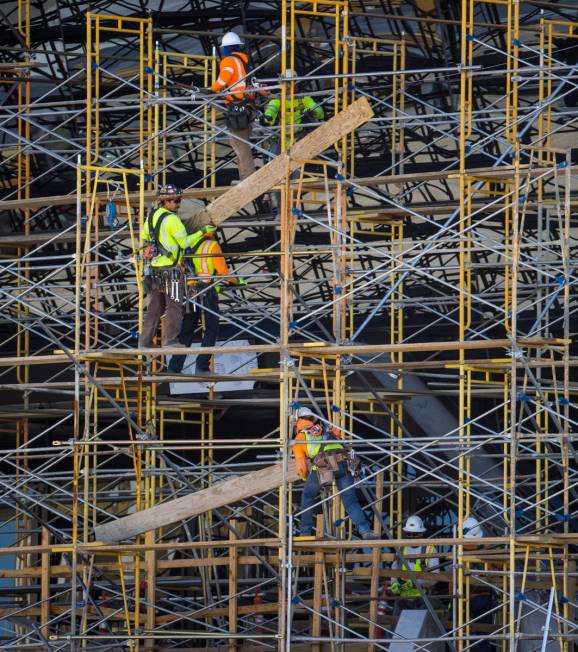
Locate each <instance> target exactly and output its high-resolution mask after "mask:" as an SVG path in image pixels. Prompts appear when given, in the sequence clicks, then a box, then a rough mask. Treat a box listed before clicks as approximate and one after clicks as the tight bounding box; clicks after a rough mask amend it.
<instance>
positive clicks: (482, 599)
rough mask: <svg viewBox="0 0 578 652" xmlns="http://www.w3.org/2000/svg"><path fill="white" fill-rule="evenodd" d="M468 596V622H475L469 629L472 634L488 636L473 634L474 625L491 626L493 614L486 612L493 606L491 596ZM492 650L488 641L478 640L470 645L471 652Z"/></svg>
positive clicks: (481, 594) (484, 594) (484, 633)
mask: <svg viewBox="0 0 578 652" xmlns="http://www.w3.org/2000/svg"><path fill="white" fill-rule="evenodd" d="M472 593H473V594H471V595H470V620H475V622H474V623H472V625H471V628H472V630H473V632H474V633H476V634H477V633H479V634H483V635H486V634H490V633H491V632H485V631H484V632H475V630H476V625H477V624H480V625H491V624H492V623H493V622H494V614H493V613H491V614H488V613H487V612H488V611H489V610H490V609H491V608H492V607H493V606H494V600H493V595H492V594H491V593H476V592H475V591H474V592H472ZM491 649H492V642H491V641H489V640H488V639H480V640H479V641H475V642H474V641H473V642H472V643H471V645H470V650H471V651H472V652H490V650H491Z"/></svg>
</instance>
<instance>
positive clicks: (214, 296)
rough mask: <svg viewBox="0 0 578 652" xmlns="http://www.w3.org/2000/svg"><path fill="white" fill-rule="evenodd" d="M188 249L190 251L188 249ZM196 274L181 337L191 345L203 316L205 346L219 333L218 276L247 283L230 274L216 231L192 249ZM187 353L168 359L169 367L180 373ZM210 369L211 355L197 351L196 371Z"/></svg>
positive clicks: (186, 343)
mask: <svg viewBox="0 0 578 652" xmlns="http://www.w3.org/2000/svg"><path fill="white" fill-rule="evenodd" d="M187 253H189V252H187ZM190 255H191V256H192V258H191V264H192V270H191V271H192V272H193V273H194V278H192V279H190V280H189V281H188V285H189V291H188V297H189V301H188V303H187V311H186V312H185V316H184V319H183V325H182V328H181V333H180V337H179V341H180V343H181V344H182V345H183V346H191V344H192V342H193V339H194V337H195V330H196V328H197V326H198V324H199V321H200V319H201V317H202V318H203V322H204V334H203V340H202V342H201V346H202V347H207V346H215V343H216V342H217V337H218V336H219V293H220V291H221V290H220V287H219V284H218V282H217V279H216V278H215V277H222V278H223V280H224V281H226V282H227V283H229V284H231V285H235V286H237V287H239V286H244V285H247V281H246V280H245V279H243V278H240V277H234V276H230V271H229V266H228V265H227V263H226V261H225V258H224V257H223V252H222V250H221V247H220V245H219V242H218V240H217V238H216V234H215V233H214V232H211V233H207V234H206V235H205V237H204V238H203V239H202V240H201V241H200V243H197V244H196V245H195V247H194V248H193V249H192V250H190ZM186 357H187V356H186V355H174V356H173V357H172V358H171V361H170V363H169V371H171V372H174V373H180V372H181V371H182V370H183V366H184V364H185V360H186ZM210 369H211V355H210V354H206V355H198V356H197V361H196V365H195V373H197V374H205V375H206V374H208V373H210Z"/></svg>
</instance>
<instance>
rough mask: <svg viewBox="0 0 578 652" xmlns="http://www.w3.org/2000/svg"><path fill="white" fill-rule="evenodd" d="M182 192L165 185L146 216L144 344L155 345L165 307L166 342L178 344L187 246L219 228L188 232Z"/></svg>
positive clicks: (140, 344)
mask: <svg viewBox="0 0 578 652" xmlns="http://www.w3.org/2000/svg"><path fill="white" fill-rule="evenodd" d="M182 194H183V191H182V190H181V189H180V188H177V187H176V186H174V185H172V184H168V185H165V186H162V187H161V188H160V189H159V191H158V195H157V197H158V201H159V205H158V207H157V208H156V209H154V210H153V211H151V213H149V215H148V216H147V218H146V219H145V222H144V225H143V229H142V231H141V234H140V238H141V242H142V244H143V248H142V252H143V253H142V257H143V259H144V260H145V287H146V289H147V291H148V293H149V295H150V296H149V302H148V306H147V310H146V314H145V316H144V322H143V327H142V332H141V334H140V337H139V347H140V348H147V347H151V346H153V338H154V336H155V334H156V332H157V328H158V326H159V323H160V320H161V315H162V314H163V312H164V311H165V310H166V321H165V332H164V341H163V345H164V346H177V345H178V343H179V332H180V330H181V322H182V318H183V312H182V305H183V301H182V299H183V295H184V279H183V274H182V271H181V268H180V266H179V263H180V262H181V258H182V255H183V251H184V250H185V249H187V248H189V247H194V246H195V245H196V244H197V242H199V240H201V239H202V238H203V236H204V235H206V234H207V233H213V232H214V231H216V227H214V226H212V225H207V226H204V227H203V228H202V229H199V230H198V231H196V232H195V233H193V234H191V235H187V230H186V228H185V226H184V224H183V223H182V222H181V219H180V218H179V216H178V215H177V211H178V209H179V206H180V204H181V197H182Z"/></svg>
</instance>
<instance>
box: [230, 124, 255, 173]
mask: <svg viewBox="0 0 578 652" xmlns="http://www.w3.org/2000/svg"><path fill="white" fill-rule="evenodd" d="M252 129H253V126H252V125H249V127H248V128H247V129H239V130H231V139H230V141H229V142H230V143H231V147H232V148H233V151H234V152H235V156H236V157H237V166H238V168H239V178H240V179H241V180H243V179H246V178H247V177H249V176H251V175H252V174H253V172H255V161H254V160H253V154H252V153H251V147H250V146H249V145H248V144H247V143H245V142H243V141H242V140H238V139H237V138H233V136H238V137H239V138H242V139H243V140H249V138H250V137H251V131H252Z"/></svg>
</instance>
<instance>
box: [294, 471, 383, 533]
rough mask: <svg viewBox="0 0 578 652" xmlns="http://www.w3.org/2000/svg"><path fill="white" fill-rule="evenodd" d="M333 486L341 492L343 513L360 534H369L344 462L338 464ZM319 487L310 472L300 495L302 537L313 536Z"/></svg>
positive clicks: (313, 474)
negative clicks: (314, 511) (314, 512)
mask: <svg viewBox="0 0 578 652" xmlns="http://www.w3.org/2000/svg"><path fill="white" fill-rule="evenodd" d="M334 477H335V484H336V485H337V489H338V490H339V491H342V492H343V493H341V494H340V495H339V497H340V498H341V502H342V503H343V507H344V508H345V512H346V513H347V515H348V516H349V518H350V519H351V522H352V523H353V525H354V526H355V527H356V528H357V529H358V531H359V533H360V534H363V533H364V532H369V530H370V529H371V526H370V525H369V522H368V520H367V519H366V518H365V514H364V513H363V510H362V509H361V505H360V504H359V500H357V494H356V493H355V487H352V486H351V485H352V484H353V478H352V476H351V474H350V473H349V471H348V470H347V464H346V463H345V462H339V469H338V470H337V471H335V474H334ZM320 494H321V486H320V485H319V480H318V479H317V473H316V472H315V471H311V473H309V477H308V478H307V480H306V481H305V486H304V487H303V493H302V494H301V511H302V514H301V529H300V533H301V535H302V536H308V535H310V534H313V509H312V507H313V505H315V503H316V502H318V501H319V500H320Z"/></svg>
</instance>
